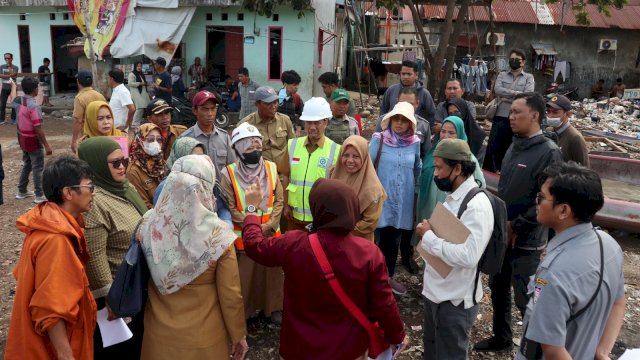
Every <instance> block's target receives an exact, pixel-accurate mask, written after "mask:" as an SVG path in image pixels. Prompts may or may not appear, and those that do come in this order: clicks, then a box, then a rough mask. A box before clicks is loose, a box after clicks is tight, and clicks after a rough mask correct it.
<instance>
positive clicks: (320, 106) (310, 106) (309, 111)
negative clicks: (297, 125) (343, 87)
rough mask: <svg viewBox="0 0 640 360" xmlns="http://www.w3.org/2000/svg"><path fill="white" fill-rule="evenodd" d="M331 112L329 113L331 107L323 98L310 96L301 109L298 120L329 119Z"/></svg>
mask: <svg viewBox="0 0 640 360" xmlns="http://www.w3.org/2000/svg"><path fill="white" fill-rule="evenodd" d="M332 116H333V114H332V113H331V107H330V106H329V103H328V102H327V100H326V99H325V98H322V97H312V98H311V99H309V100H308V101H307V102H306V103H304V108H303V109H302V115H300V120H302V121H320V120H324V119H331V117H332Z"/></svg>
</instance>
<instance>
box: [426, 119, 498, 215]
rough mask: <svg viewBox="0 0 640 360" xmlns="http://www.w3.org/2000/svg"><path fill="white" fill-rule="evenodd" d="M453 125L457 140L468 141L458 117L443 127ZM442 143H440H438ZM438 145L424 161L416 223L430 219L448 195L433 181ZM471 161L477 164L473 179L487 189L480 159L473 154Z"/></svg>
mask: <svg viewBox="0 0 640 360" xmlns="http://www.w3.org/2000/svg"><path fill="white" fill-rule="evenodd" d="M446 123H451V124H452V125H453V126H454V127H455V129H456V134H457V138H458V139H460V140H464V141H467V133H466V132H465V131H464V122H463V121H462V119H460V118H459V117H457V116H449V117H447V118H445V119H444V120H443V121H442V125H444V124H446ZM438 142H440V141H438ZM437 145H438V143H435V144H433V146H432V147H431V150H429V152H428V153H427V154H426V155H425V157H424V160H423V161H422V175H421V176H420V192H419V194H418V202H417V203H416V207H417V208H416V221H417V222H420V221H422V220H423V219H429V218H430V217H431V213H433V209H434V208H435V207H436V203H439V202H440V203H443V202H444V200H445V198H446V196H447V195H446V194H445V193H444V192H443V191H440V189H438V187H437V186H436V184H435V182H434V181H433V173H434V165H433V152H434V151H435V149H436V146H437ZM471 159H472V160H473V162H474V163H476V170H475V171H474V172H473V177H474V178H475V180H476V182H478V183H479V184H478V185H479V186H480V187H481V188H485V187H486V186H487V185H486V182H485V179H484V175H483V174H482V169H481V168H480V164H478V159H476V157H475V155H473V154H471Z"/></svg>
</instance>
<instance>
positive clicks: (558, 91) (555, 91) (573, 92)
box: [544, 82, 579, 101]
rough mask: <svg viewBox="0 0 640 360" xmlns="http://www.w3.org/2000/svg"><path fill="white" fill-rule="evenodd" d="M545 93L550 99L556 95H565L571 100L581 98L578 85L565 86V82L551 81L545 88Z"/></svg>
mask: <svg viewBox="0 0 640 360" xmlns="http://www.w3.org/2000/svg"><path fill="white" fill-rule="evenodd" d="M544 93H545V96H546V97H547V98H549V99H551V98H552V97H554V96H556V95H564V96H566V97H567V98H568V99H569V100H576V101H577V100H579V97H578V87H577V86H575V87H570V88H565V86H564V84H558V83H556V82H553V83H551V85H549V87H548V88H546V89H545V91H544Z"/></svg>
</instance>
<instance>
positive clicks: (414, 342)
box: [0, 98, 640, 360]
mask: <svg viewBox="0 0 640 360" xmlns="http://www.w3.org/2000/svg"><path fill="white" fill-rule="evenodd" d="M374 99H375V98H374ZM54 104H55V99H54ZM372 105H375V104H373V101H372ZM371 110H372V114H371V115H372V116H370V117H369V119H374V118H375V117H376V115H377V114H375V111H373V108H372V109H371ZM68 115H69V114H68V113H65V112H64V111H62V112H57V113H55V114H54V117H51V116H47V117H46V121H45V125H44V129H45V133H46V135H47V138H48V140H49V143H50V144H51V145H52V147H53V149H54V154H61V153H64V152H67V151H68V149H69V140H70V134H71V120H70V119H68V118H65V116H68ZM372 128H373V123H372V122H371V121H370V120H365V122H364V132H365V135H369V134H370V133H371V130H372ZM0 144H2V150H3V158H4V170H5V173H6V179H5V180H4V198H5V204H4V205H3V206H0V227H2V230H1V232H0V233H1V234H2V236H1V238H0V239H1V241H0V357H2V356H3V354H4V347H5V341H6V337H7V330H8V326H9V320H10V315H11V308H12V305H13V296H14V292H15V281H14V279H13V276H12V275H11V270H12V269H13V268H14V266H15V264H16V262H17V260H18V258H19V256H20V251H21V247H22V241H23V234H22V233H20V232H18V231H17V229H16V228H15V220H16V218H17V217H18V216H19V215H21V214H23V213H24V212H26V211H27V210H28V209H29V208H31V207H32V205H33V203H31V202H30V200H16V199H15V198H14V194H15V192H16V187H17V180H18V176H19V173H20V169H21V166H22V161H21V152H20V149H19V147H18V145H17V141H16V138H15V128H14V127H13V126H0ZM613 235H614V237H615V238H616V239H618V240H619V241H620V243H621V246H622V248H623V250H624V252H625V278H626V285H625V289H626V296H627V298H628V303H627V311H626V313H625V320H624V325H623V329H622V332H621V334H620V336H619V338H618V343H617V344H616V349H615V350H614V353H616V354H617V355H619V354H621V353H622V352H623V351H624V349H625V348H640V267H638V263H640V238H639V236H638V235H637V234H625V233H620V232H615V231H614V232H613ZM419 263H420V261H419ZM398 277H399V280H400V281H401V282H402V283H404V284H406V285H407V286H408V289H409V292H408V294H407V295H405V296H401V297H397V300H398V305H399V307H400V311H401V315H402V318H403V320H404V321H405V324H406V327H407V329H408V334H409V335H410V337H411V343H410V345H409V348H408V350H407V351H406V352H405V353H404V354H402V355H401V356H400V359H420V358H421V357H422V352H423V350H424V349H423V346H422V296H421V291H422V276H416V275H410V274H408V273H407V272H406V271H405V270H404V269H403V268H402V267H401V266H399V267H398ZM483 284H484V287H485V294H486V295H485V298H484V299H483V301H482V303H481V310H480V313H479V315H478V320H477V321H476V323H475V326H474V327H473V330H472V332H471V340H472V342H475V341H477V340H480V339H482V338H485V337H488V336H489V335H490V333H491V316H492V311H491V304H490V300H489V297H488V288H487V286H486V278H483ZM513 310H514V312H513V319H514V323H515V322H517V321H520V315H519V314H518V313H517V311H515V308H514V309H513ZM518 324H520V323H518ZM518 324H515V325H514V330H515V331H514V332H515V337H518V338H519V336H520V335H521V326H519V325H518ZM278 333H279V328H278V327H277V326H274V325H272V324H270V323H269V322H268V321H267V320H265V319H260V318H258V319H256V320H254V321H252V322H251V323H250V324H249V336H248V341H249V346H250V352H249V354H248V356H247V358H248V359H277V358H278ZM515 349H516V348H515V347H514V350H513V351H512V352H509V353H485V354H480V353H474V352H472V353H471V359H498V360H502V359H511V358H513V355H514V354H515Z"/></svg>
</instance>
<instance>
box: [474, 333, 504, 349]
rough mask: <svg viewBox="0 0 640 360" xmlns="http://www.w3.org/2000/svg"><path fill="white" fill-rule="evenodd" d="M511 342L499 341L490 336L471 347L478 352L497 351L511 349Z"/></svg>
mask: <svg viewBox="0 0 640 360" xmlns="http://www.w3.org/2000/svg"><path fill="white" fill-rule="evenodd" d="M512 347H513V343H512V342H511V341H508V340H504V341H501V340H499V339H497V338H495V337H491V338H488V339H485V340H482V341H480V342H477V343H476V344H475V345H474V346H473V349H474V350H475V351H479V352H486V351H488V352H499V351H506V350H511V348H512Z"/></svg>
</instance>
